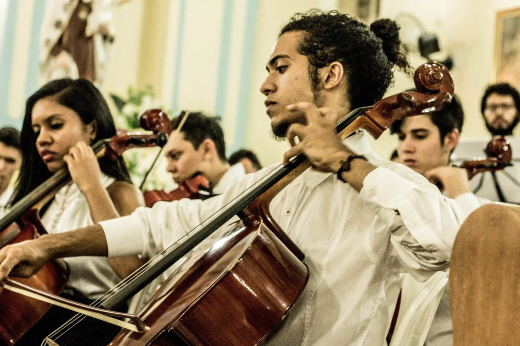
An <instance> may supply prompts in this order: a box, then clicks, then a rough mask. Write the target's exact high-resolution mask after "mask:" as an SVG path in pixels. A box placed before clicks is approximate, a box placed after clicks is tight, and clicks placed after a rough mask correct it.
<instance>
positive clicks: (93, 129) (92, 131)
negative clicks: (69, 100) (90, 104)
mask: <svg viewBox="0 0 520 346" xmlns="http://www.w3.org/2000/svg"><path fill="white" fill-rule="evenodd" d="M87 132H88V134H89V137H90V140H91V141H93V140H94V139H96V134H97V123H96V121H95V120H92V121H91V122H90V124H88V125H87Z"/></svg>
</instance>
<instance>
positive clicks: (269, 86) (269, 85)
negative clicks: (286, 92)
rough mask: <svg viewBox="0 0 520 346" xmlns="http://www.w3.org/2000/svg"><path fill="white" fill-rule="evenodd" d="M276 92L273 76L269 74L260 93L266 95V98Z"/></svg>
mask: <svg viewBox="0 0 520 346" xmlns="http://www.w3.org/2000/svg"><path fill="white" fill-rule="evenodd" d="M275 90H276V85H275V83H274V82H273V81H272V77H271V75H270V74H269V75H268V76H267V77H266V78H265V80H264V82H263V83H262V85H261V86H260V92H261V93H262V94H264V95H265V96H268V95H269V94H270V93H272V92H274V91H275Z"/></svg>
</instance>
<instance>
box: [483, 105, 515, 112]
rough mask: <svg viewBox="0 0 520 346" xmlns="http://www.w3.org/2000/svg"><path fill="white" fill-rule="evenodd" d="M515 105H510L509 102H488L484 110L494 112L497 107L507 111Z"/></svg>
mask: <svg viewBox="0 0 520 346" xmlns="http://www.w3.org/2000/svg"><path fill="white" fill-rule="evenodd" d="M514 107H515V105H512V104H510V103H497V104H490V105H487V106H486V111H488V112H496V111H497V110H498V109H499V108H502V110H503V111H504V112H507V111H508V110H510V109H513V108H514Z"/></svg>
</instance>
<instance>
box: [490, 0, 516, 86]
mask: <svg viewBox="0 0 520 346" xmlns="http://www.w3.org/2000/svg"><path fill="white" fill-rule="evenodd" d="M495 35H496V36H495V75H494V77H495V81H496V82H508V83H510V84H511V85H513V86H514V87H516V88H517V89H520V8H515V9H511V10H506V11H500V12H498V13H497V22H496V33H495Z"/></svg>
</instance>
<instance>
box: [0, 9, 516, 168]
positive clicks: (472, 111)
mask: <svg viewBox="0 0 520 346" xmlns="http://www.w3.org/2000/svg"><path fill="white" fill-rule="evenodd" d="M0 1H1V2H0V4H2V8H3V9H5V7H6V3H9V4H11V8H13V7H12V6H13V4H15V3H16V4H17V5H16V8H17V11H16V12H13V13H14V15H15V17H16V21H15V25H12V26H10V27H6V25H5V24H6V22H7V21H8V20H7V18H4V19H3V20H2V21H0V24H2V23H3V25H0V42H2V45H0V47H1V46H4V48H5V45H6V42H7V43H8V44H9V43H10V44H12V45H13V49H12V50H10V51H7V52H6V51H5V50H4V51H0V52H3V53H2V54H4V55H2V56H0V74H2V73H5V72H6V71H7V70H8V72H9V73H10V74H11V76H10V79H9V81H5V80H0V89H1V90H2V92H3V93H4V95H13V96H8V97H4V101H2V100H1V99H0V101H1V102H0V106H2V107H4V106H5V109H2V110H1V113H2V114H0V125H5V124H7V123H9V124H12V123H16V122H17V121H18V124H21V120H20V119H18V120H17V119H12V118H10V116H19V115H21V114H20V113H21V111H22V110H23V102H22V101H23V97H24V95H25V96H27V94H28V93H30V92H32V91H34V90H33V89H34V87H33V86H32V84H31V83H32V82H31V76H32V75H33V74H34V59H33V58H32V57H31V56H33V55H31V54H30V53H29V54H30V56H29V57H27V56H25V57H21V56H19V55H20V54H28V53H27V52H28V51H29V52H31V47H33V46H34V38H35V35H37V34H38V32H37V30H34V29H35V28H34V27H33V26H31V25H25V26H24V25H18V23H19V22H20V21H23V22H25V23H27V22H28V21H29V22H31V21H34V20H38V18H39V17H41V15H40V11H41V9H42V5H41V4H42V3H43V2H41V1H36V2H35V1H34V0H25V1H24V2H17V0H0ZM47 1H49V0H47ZM352 3H353V2H352V1H346V0H343V1H341V0H340V1H332V0H297V1H296V0H292V1H279V0H153V1H150V0H131V1H129V2H128V3H125V4H124V5H122V6H118V7H116V8H115V9H114V21H115V25H116V28H117V30H118V35H117V43H116V53H115V56H114V60H113V62H112V66H111V68H110V70H109V74H108V77H107V79H106V82H105V85H103V87H102V91H103V93H104V94H105V95H108V94H109V93H117V94H121V95H124V94H125V93H126V90H127V88H128V86H129V85H132V86H134V87H138V88H143V87H144V86H145V85H146V84H152V85H153V87H154V89H155V91H156V96H157V98H159V99H160V101H161V103H162V104H163V105H164V106H165V108H166V109H173V110H174V111H175V112H176V111H178V110H180V109H196V110H203V111H207V112H210V113H215V112H217V111H219V112H222V114H220V115H224V122H223V125H224V130H225V135H226V141H227V142H228V144H229V146H230V147H232V148H236V147H238V146H240V145H245V146H246V147H248V148H250V149H253V150H254V151H256V152H257V153H258V154H259V156H260V159H261V161H262V162H263V163H264V164H270V163H273V162H276V161H280V159H281V157H282V154H283V152H284V151H285V150H286V148H287V144H285V143H279V142H276V141H274V140H273V139H272V138H271V136H270V134H269V132H270V129H269V121H268V120H267V116H266V114H265V107H264V105H263V101H264V96H263V95H262V94H261V93H260V92H259V88H260V85H261V83H262V82H263V80H264V78H265V76H266V72H265V63H266V59H267V58H268V56H269V55H270V52H271V49H272V47H273V45H274V43H275V41H276V37H277V34H278V31H279V29H280V28H281V27H282V25H283V24H284V23H285V22H286V21H287V20H288V19H289V18H290V16H291V15H292V14H294V13H295V12H298V11H305V10H308V9H310V8H316V7H320V6H323V7H327V8H333V7H334V6H338V7H339V8H350V7H349V6H350V5H351V4H352ZM30 4H37V5H33V6H32V7H28V6H31V5H30ZM347 5H348V6H347ZM514 7H517V8H518V7H520V0H481V1H478V2H476V1H471V0H435V1H433V0H381V4H380V16H381V17H389V18H396V16H397V15H398V14H399V13H401V12H402V11H407V12H410V13H412V14H413V15H414V16H416V17H417V18H419V20H420V21H421V23H422V25H423V26H424V27H425V29H426V31H428V32H434V33H436V34H437V35H438V36H439V41H440V45H441V49H442V52H441V54H438V55H436V56H435V57H437V58H441V59H442V58H445V57H446V55H448V54H450V55H452V56H453V57H454V59H455V67H454V69H453V70H452V76H453V79H454V81H455V92H456V93H457V94H458V95H459V96H460V98H461V99H462V103H463V105H464V108H465V111H466V124H465V126H464V129H463V133H462V138H477V137H484V136H486V135H487V134H486V131H485V128H484V126H483V123H482V120H481V116H480V111H479V102H480V97H481V94H482V92H483V90H484V88H485V86H486V85H487V84H488V83H490V82H493V80H492V72H493V63H494V61H493V60H494V40H495V19H496V12H497V11H501V10H505V9H509V8H514ZM28 9H31V10H32V9H34V10H33V12H32V13H31V11H28ZM181 11H184V12H182V13H184V15H183V18H180V17H179V16H180V15H181ZM251 16H252V17H251ZM0 17H1V16H0ZM181 19H183V20H184V22H182V21H181ZM228 19H229V20H230V22H229V23H228V22H227V20H228ZM406 27H407V32H403V33H402V34H403V37H404V38H406V37H408V36H410V31H412V35H413V34H414V33H413V30H414V29H413V27H411V26H410V25H403V29H406ZM248 30H249V31H248ZM15 31H16V32H15ZM415 34H416V33H415ZM407 35H408V36H407ZM179 40H181V43H179ZM23 52H25V53H23ZM5 54H8V55H9V56H5ZM410 58H411V61H412V63H413V65H414V66H417V65H419V64H420V63H422V62H423V61H424V59H423V58H421V57H420V56H418V54H412V55H411V57H410ZM179 59H180V60H179ZM6 61H7V62H9V63H10V64H11V65H9V66H12V65H13V64H15V65H16V66H15V67H16V70H14V69H12V68H11V69H9V68H4V67H5V66H7V65H5V62H6ZM223 62H224V64H223ZM3 64H4V65H3ZM31 69H32V70H31ZM246 82H247V83H246ZM411 86H412V81H411V79H409V78H407V77H404V76H403V75H402V74H397V75H396V81H395V86H394V87H393V88H391V89H390V90H389V92H388V94H391V93H396V92H399V91H402V90H404V89H406V88H409V87H411ZM175 88H176V89H175ZM175 90H176V91H175ZM175 93H176V94H175ZM174 95H176V96H175V97H174ZM175 100H177V101H175ZM2 102H4V103H5V104H3V103H2ZM8 102H10V103H9V104H7V103H8ZM109 103H110V102H109ZM174 103H176V104H174ZM8 107H9V109H10V110H11V113H12V114H6V113H3V112H5V111H6V109H7V108H8ZM172 115H173V114H172ZM395 144H396V139H395V138H394V137H391V136H390V135H389V134H388V133H385V134H383V136H382V138H380V139H379V140H377V141H373V147H374V148H375V150H376V151H377V152H378V153H379V154H380V155H381V156H382V157H388V156H389V154H390V152H391V151H392V149H393V148H394V147H395Z"/></svg>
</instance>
